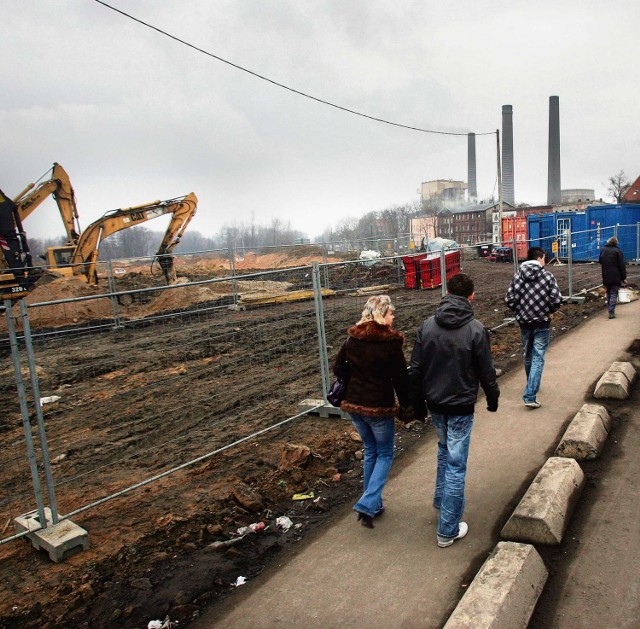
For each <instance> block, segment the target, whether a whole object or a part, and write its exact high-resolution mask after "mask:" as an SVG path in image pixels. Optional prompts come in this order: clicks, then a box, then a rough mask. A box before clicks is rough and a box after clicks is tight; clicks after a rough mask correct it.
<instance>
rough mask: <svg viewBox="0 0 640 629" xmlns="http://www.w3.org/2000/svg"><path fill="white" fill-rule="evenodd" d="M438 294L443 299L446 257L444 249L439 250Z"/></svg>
mask: <svg viewBox="0 0 640 629" xmlns="http://www.w3.org/2000/svg"><path fill="white" fill-rule="evenodd" d="M440 282H441V289H440V292H441V294H442V296H443V297H444V296H445V295H446V294H447V256H446V254H445V252H444V249H440Z"/></svg>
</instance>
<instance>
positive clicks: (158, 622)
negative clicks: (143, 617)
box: [147, 620, 162, 629]
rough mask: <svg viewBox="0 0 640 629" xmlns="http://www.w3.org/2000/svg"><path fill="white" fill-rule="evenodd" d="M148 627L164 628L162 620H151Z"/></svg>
mask: <svg viewBox="0 0 640 629" xmlns="http://www.w3.org/2000/svg"><path fill="white" fill-rule="evenodd" d="M147 629H162V620H150V621H149V624H148V625H147Z"/></svg>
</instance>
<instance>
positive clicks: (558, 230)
mask: <svg viewBox="0 0 640 629" xmlns="http://www.w3.org/2000/svg"><path fill="white" fill-rule="evenodd" d="M639 223H640V205H636V204H623V205H594V206H591V207H588V208H587V209H586V210H584V211H580V212H550V213H548V214H543V215H541V216H528V217H527V234H528V237H529V241H530V246H531V247H542V248H543V249H544V250H545V251H546V252H547V255H548V257H549V258H554V257H556V256H557V257H558V258H560V259H567V258H568V245H569V238H568V237H567V236H566V234H567V232H571V254H572V255H571V257H572V259H573V260H575V261H576V262H589V261H597V260H598V256H599V255H600V250H601V249H602V247H604V245H605V243H606V242H607V240H608V239H609V238H610V237H611V236H613V235H614V233H617V237H618V241H619V243H620V248H621V249H622V252H623V253H624V257H625V260H636V259H638V258H640V252H639V251H638V249H640V227H638V224H639ZM554 242H557V254H556V253H555V252H553V246H554V245H553V243H554Z"/></svg>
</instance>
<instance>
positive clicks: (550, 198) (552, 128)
mask: <svg viewBox="0 0 640 629" xmlns="http://www.w3.org/2000/svg"><path fill="white" fill-rule="evenodd" d="M547 181H548V183H547V205H553V204H554V203H562V189H561V185H560V99H559V97H558V96H549V177H548V180H547Z"/></svg>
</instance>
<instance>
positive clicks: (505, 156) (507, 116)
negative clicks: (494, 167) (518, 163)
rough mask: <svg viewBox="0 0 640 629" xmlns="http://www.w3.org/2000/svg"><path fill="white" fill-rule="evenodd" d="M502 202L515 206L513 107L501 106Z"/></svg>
mask: <svg viewBox="0 0 640 629" xmlns="http://www.w3.org/2000/svg"><path fill="white" fill-rule="evenodd" d="M502 200H503V201H505V202H506V203H511V205H515V204H516V201H515V193H514V189H513V107H512V106H511V105H502Z"/></svg>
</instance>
